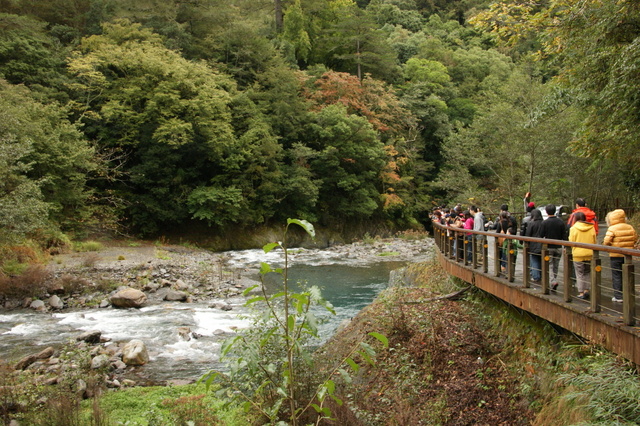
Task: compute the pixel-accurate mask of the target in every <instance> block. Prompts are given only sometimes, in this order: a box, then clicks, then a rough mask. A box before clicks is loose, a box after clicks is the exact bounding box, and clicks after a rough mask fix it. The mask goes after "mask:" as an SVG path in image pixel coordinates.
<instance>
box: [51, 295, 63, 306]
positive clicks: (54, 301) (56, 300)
mask: <svg viewBox="0 0 640 426" xmlns="http://www.w3.org/2000/svg"><path fill="white" fill-rule="evenodd" d="M49 306H51V307H52V308H53V309H62V308H64V303H62V300H61V299H60V298H59V297H58V296H56V295H55V294H54V295H53V296H51V297H50V298H49Z"/></svg>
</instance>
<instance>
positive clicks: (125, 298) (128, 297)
mask: <svg viewBox="0 0 640 426" xmlns="http://www.w3.org/2000/svg"><path fill="white" fill-rule="evenodd" d="M109 300H110V301H111V304H112V305H113V307H114V308H141V307H142V306H143V305H144V303H145V302H146V301H147V295H146V294H144V293H143V292H141V291H140V290H136V289H135V288H125V289H122V290H120V291H118V292H117V293H116V294H114V295H113V296H111V298H110V299H109Z"/></svg>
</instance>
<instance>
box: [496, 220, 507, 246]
mask: <svg viewBox="0 0 640 426" xmlns="http://www.w3.org/2000/svg"><path fill="white" fill-rule="evenodd" d="M500 233H501V234H503V235H506V233H507V230H506V229H504V224H503V223H502V222H500ZM504 240H506V238H505V237H498V244H499V245H500V247H502V243H504Z"/></svg>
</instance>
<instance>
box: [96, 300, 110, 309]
mask: <svg viewBox="0 0 640 426" xmlns="http://www.w3.org/2000/svg"><path fill="white" fill-rule="evenodd" d="M110 304H111V303H109V301H108V300H107V299H102V302H100V305H99V307H100V308H108V307H109V305H110Z"/></svg>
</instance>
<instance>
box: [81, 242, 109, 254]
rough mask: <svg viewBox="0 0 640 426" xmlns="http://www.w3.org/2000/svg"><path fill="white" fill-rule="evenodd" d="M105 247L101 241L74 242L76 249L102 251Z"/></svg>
mask: <svg viewBox="0 0 640 426" xmlns="http://www.w3.org/2000/svg"><path fill="white" fill-rule="evenodd" d="M103 248H104V246H103V245H102V243H101V242H99V241H82V242H76V243H75V244H74V249H75V251H80V252H84V251H100V250H102V249H103Z"/></svg>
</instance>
